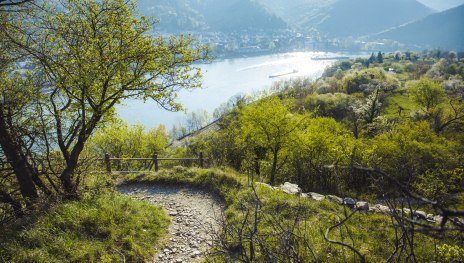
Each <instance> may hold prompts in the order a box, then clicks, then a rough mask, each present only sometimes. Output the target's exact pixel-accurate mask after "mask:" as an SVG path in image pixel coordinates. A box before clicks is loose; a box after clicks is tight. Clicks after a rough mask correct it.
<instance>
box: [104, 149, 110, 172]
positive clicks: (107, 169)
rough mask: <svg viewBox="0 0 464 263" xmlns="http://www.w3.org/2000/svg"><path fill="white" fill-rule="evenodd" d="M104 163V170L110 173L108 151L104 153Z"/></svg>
mask: <svg viewBox="0 0 464 263" xmlns="http://www.w3.org/2000/svg"><path fill="white" fill-rule="evenodd" d="M105 164H106V172H108V173H109V174H110V173H111V160H110V155H109V154H108V153H105Z"/></svg>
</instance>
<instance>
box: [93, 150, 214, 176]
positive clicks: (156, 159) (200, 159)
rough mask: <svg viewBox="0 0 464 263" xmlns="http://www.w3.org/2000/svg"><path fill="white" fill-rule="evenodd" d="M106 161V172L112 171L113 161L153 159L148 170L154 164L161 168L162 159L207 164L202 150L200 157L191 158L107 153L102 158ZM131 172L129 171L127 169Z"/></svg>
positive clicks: (201, 165) (156, 169)
mask: <svg viewBox="0 0 464 263" xmlns="http://www.w3.org/2000/svg"><path fill="white" fill-rule="evenodd" d="M100 160H104V161H105V166H106V172H108V173H111V172H112V169H111V161H151V164H150V165H149V166H148V167H147V168H148V170H151V169H152V168H153V166H154V167H155V171H156V172H157V171H158V170H159V162H160V161H198V165H199V166H200V167H204V165H205V158H204V157H203V153H202V152H201V153H200V155H199V157H197V158H194V157H189V158H159V157H158V155H157V154H155V155H154V156H153V157H152V158H145V157H139V158H115V157H111V156H110V155H109V154H105V158H104V159H100ZM125 172H129V171H125Z"/></svg>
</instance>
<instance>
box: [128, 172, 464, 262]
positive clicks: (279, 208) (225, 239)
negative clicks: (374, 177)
mask: <svg viewBox="0 0 464 263" xmlns="http://www.w3.org/2000/svg"><path fill="white" fill-rule="evenodd" d="M125 181H126V182H128V183H136V182H143V183H164V184H191V185H194V186H197V187H203V188H207V189H209V190H211V191H213V192H215V193H217V194H219V195H220V196H221V197H223V199H224V201H225V204H226V210H225V213H224V218H225V219H224V225H223V229H222V230H223V233H222V234H221V237H222V238H221V239H222V240H221V242H220V245H219V246H218V247H217V249H216V250H215V251H213V254H214V257H213V258H212V259H211V260H213V262H235V261H237V259H238V258H240V259H241V260H244V259H246V258H248V260H249V259H250V258H251V257H253V259H254V261H256V262H287V261H288V262H292V260H293V262H298V260H297V259H300V260H303V262H311V261H316V260H317V261H319V262H344V261H345V260H346V261H347V262H358V261H359V257H357V256H356V255H355V254H354V253H353V252H351V251H350V250H349V249H346V248H345V249H343V248H342V247H341V246H339V245H333V244H329V243H328V242H326V241H324V238H323V232H325V231H326V229H327V228H329V227H330V226H332V225H333V224H335V223H337V222H339V221H340V220H341V219H342V218H344V217H345V213H347V214H349V213H350V210H345V208H344V207H343V206H340V205H337V204H335V203H333V202H330V201H327V200H324V201H315V200H312V199H307V198H301V197H298V196H291V195H288V194H286V193H284V192H282V191H278V190H271V189H269V188H267V187H265V186H261V185H257V186H256V188H255V190H256V192H255V191H254V190H253V189H252V188H251V187H248V184H247V177H246V176H244V175H242V174H238V173H236V172H234V171H232V170H227V169H226V170H222V169H217V168H215V169H199V168H189V169H187V168H182V167H175V168H174V169H172V170H161V171H160V172H158V173H147V174H142V175H131V176H129V177H126V178H125ZM392 223H393V222H392V221H391V219H390V217H388V216H386V215H383V214H365V213H364V214H361V213H356V214H355V215H354V216H353V217H352V218H351V219H350V220H349V221H348V222H347V223H346V224H345V225H344V226H343V227H341V228H336V229H334V230H333V231H331V232H330V234H329V236H328V237H329V238H330V239H333V240H337V241H341V240H343V241H344V242H346V243H348V244H350V245H353V246H354V247H355V248H356V249H358V250H359V251H360V252H361V253H362V254H363V255H365V257H366V260H367V262H385V261H386V259H387V258H388V257H389V256H390V254H391V252H392V251H393V250H394V242H395V238H394V237H395V231H394V228H393V227H392ZM414 242H415V252H416V256H417V260H418V261H419V262H431V261H434V260H438V261H440V260H439V258H436V257H435V255H434V253H430V251H435V245H437V246H438V247H439V246H440V245H444V244H447V242H448V243H450V244H452V247H456V244H457V243H455V242H454V241H453V240H450V239H448V240H446V242H445V241H438V240H433V239H432V238H429V237H427V236H425V235H422V234H418V233H417V234H416V235H415V241H414ZM458 242H459V241H458ZM458 245H459V244H458ZM344 258H345V259H344ZM402 260H405V255H404V253H403V256H402V258H400V261H402Z"/></svg>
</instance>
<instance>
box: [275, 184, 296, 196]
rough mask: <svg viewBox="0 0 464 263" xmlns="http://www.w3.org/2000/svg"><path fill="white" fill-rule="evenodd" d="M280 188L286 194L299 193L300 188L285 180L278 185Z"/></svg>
mask: <svg viewBox="0 0 464 263" xmlns="http://www.w3.org/2000/svg"><path fill="white" fill-rule="evenodd" d="M280 189H281V190H282V191H284V192H286V193H287V194H292V195H296V194H299V193H301V188H300V187H299V186H298V185H297V184H291V183H289V182H285V183H284V184H283V185H281V186H280Z"/></svg>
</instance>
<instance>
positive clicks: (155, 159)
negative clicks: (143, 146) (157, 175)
mask: <svg viewBox="0 0 464 263" xmlns="http://www.w3.org/2000/svg"><path fill="white" fill-rule="evenodd" d="M153 163H155V172H158V170H159V166H158V154H156V153H155V155H153Z"/></svg>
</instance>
